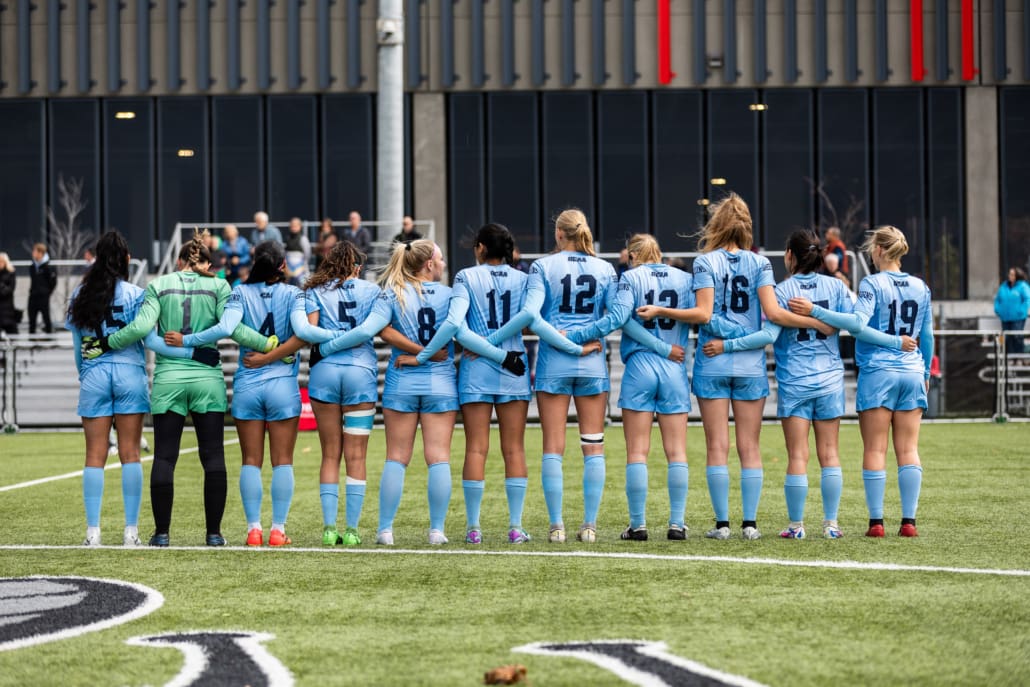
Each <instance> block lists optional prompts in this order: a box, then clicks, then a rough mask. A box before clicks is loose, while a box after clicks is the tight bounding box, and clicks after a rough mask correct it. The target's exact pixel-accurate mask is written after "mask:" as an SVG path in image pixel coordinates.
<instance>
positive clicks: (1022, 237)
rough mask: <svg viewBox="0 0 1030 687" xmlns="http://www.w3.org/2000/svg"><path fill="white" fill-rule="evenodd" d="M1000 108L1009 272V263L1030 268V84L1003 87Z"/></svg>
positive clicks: (1004, 266)
mask: <svg viewBox="0 0 1030 687" xmlns="http://www.w3.org/2000/svg"><path fill="white" fill-rule="evenodd" d="M999 109H1000V110H1001V140H1000V141H998V143H999V145H998V148H999V150H1001V221H1002V226H1001V236H1002V238H1001V251H1002V265H1001V267H1002V269H1003V270H1004V272H1003V274H1008V268H1009V267H1022V268H1023V269H1030V194H1028V193H1027V179H1030V88H1027V87H1020V88H1003V89H1001V102H1000V103H999ZM999 281H1000V280H999Z"/></svg>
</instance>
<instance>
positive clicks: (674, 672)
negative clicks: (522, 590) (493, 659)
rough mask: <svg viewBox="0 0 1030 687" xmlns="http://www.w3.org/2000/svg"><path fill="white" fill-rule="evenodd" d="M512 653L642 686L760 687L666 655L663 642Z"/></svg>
mask: <svg viewBox="0 0 1030 687" xmlns="http://www.w3.org/2000/svg"><path fill="white" fill-rule="evenodd" d="M512 651H517V652H521V653H525V654H540V655H544V656H568V657H570V658H578V659H581V660H583V661H589V662H590V663H593V664H594V665H597V666H600V667H601V668H604V669H605V670H609V671H611V672H613V673H615V674H616V675H618V676H619V677H620V678H622V679H623V680H625V681H626V682H629V683H631V684H634V685H642V686H646V687H716V686H725V685H733V686H734V687H761V683H758V682H754V681H753V680H749V679H748V678H746V677H742V676H740V675H731V674H729V673H723V672H720V671H718V670H713V669H712V668H709V667H708V666H705V665H702V664H700V663H696V662H694V661H688V660H687V659H684V658H680V657H679V656H676V655H674V654H670V653H668V652H667V647H666V645H665V643H664V642H646V641H633V640H613V641H596V642H566V643H563V644H551V643H548V642H537V643H534V644H526V645H525V646H520V647H516V648H515V649H512Z"/></svg>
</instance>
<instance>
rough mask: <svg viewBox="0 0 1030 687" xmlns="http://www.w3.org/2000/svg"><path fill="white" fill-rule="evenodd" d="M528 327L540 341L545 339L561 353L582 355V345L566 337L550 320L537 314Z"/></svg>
mask: <svg viewBox="0 0 1030 687" xmlns="http://www.w3.org/2000/svg"><path fill="white" fill-rule="evenodd" d="M529 328H530V329H532V330H533V332H534V333H535V334H536V335H537V336H539V337H540V340H541V341H546V342H547V343H548V344H550V345H551V346H553V347H554V348H556V349H557V350H559V351H561V352H562V353H567V354H569V355H583V347H582V346H580V345H579V344H577V343H573V342H572V341H569V340H568V339H566V338H565V337H564V336H562V335H561V334H560V333H559V332H558V330H557V329H555V328H554V327H553V326H552V325H551V323H550V322H548V321H547V320H545V319H544V318H542V317H540V315H539V314H538V315H537V316H536V317H535V318H533V323H532V324H531V325H529Z"/></svg>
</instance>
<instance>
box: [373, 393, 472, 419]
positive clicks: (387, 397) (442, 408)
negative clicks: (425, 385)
mask: <svg viewBox="0 0 1030 687" xmlns="http://www.w3.org/2000/svg"><path fill="white" fill-rule="evenodd" d="M383 408H386V409H388V410H395V411H397V412H398V413H430V414H432V413H450V412H452V411H455V410H457V409H458V397H457V396H440V395H437V394H424V395H417V394H416V395H410V394H401V393H391V394H386V393H384V394H383Z"/></svg>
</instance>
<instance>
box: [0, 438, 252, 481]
mask: <svg viewBox="0 0 1030 687" xmlns="http://www.w3.org/2000/svg"><path fill="white" fill-rule="evenodd" d="M238 443H240V440H239V439H230V440H229V441H226V442H223V444H224V445H225V446H231V445H232V444H238ZM196 452H197V447H196V446H194V447H193V448H184V449H182V450H181V451H179V455H180V456H184V455H186V454H187V453H196ZM152 460H154V456H144V457H142V458H140V460H139V462H141V463H147V462H149V461H152ZM121 467H122V464H121V463H120V462H116V463H111V464H109V465H105V466H104V469H105V470H118V469H119V468H121ZM76 477H82V470H76V471H75V472H66V473H64V474H63V475H54V476H53V477H40V478H39V479H34V480H30V481H28V482H19V483H18V484H8V485H7V486H3V487H0V492H2V491H11V490H13V489H24V488H25V487H35V486H38V485H40V484H47V483H48V482H57V481H59V480H62V479H74V478H76Z"/></svg>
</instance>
